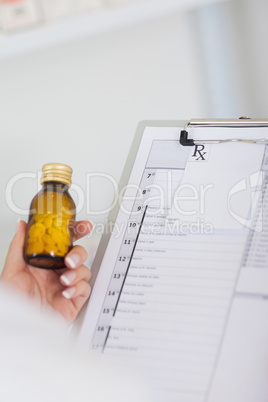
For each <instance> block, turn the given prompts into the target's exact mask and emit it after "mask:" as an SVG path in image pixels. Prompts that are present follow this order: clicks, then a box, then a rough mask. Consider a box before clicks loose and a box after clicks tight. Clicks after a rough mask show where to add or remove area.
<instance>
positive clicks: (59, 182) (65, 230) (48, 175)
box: [24, 163, 76, 269]
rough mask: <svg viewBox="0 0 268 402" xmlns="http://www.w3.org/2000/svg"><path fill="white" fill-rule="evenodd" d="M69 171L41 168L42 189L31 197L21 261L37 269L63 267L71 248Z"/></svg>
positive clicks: (72, 215) (72, 213)
mask: <svg viewBox="0 0 268 402" xmlns="http://www.w3.org/2000/svg"><path fill="white" fill-rule="evenodd" d="M72 172H73V171H72V168H70V167H69V166H67V165H64V164H61V163H47V164H46V165H44V166H43V168H42V177H41V184H42V189H41V191H39V193H37V194H36V196H35V197H34V198H33V200H32V202H31V205H30V211H29V219H28V225H27V231H26V238H25V246H24V259H25V261H26V262H27V263H28V264H30V265H33V266H35V267H39V268H46V269H57V268H63V267H64V266H65V264H64V257H65V255H66V254H67V253H68V252H69V250H70V249H71V248H72V246H73V225H74V221H75V213H76V209H75V203H74V201H73V199H72V197H71V196H70V194H69V187H70V186H71V180H72Z"/></svg>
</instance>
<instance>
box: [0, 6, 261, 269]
mask: <svg viewBox="0 0 268 402" xmlns="http://www.w3.org/2000/svg"><path fill="white" fill-rule="evenodd" d="M267 12H268V2H267V0H232V1H229V2H228V1H227V2H226V1H225V2H223V3H217V4H214V5H210V6H206V7H203V8H200V9H196V10H192V11H184V12H182V11H181V12H179V11H177V12H175V11H173V12H172V13H171V12H170V13H169V14H168V13H167V14H165V15H162V16H158V17H156V16H155V18H154V19H151V20H148V21H143V22H140V23H136V24H132V25H130V26H125V27H121V28H118V29H116V28H115V27H114V28H113V29H111V30H110V31H106V32H103V33H98V34H94V35H92V34H91V35H87V36H84V37H83V38H80V39H79V40H78V39H77V40H73V41H68V42H66V43H63V44H61V45H55V46H50V47H48V48H43V49H39V50H34V51H32V52H29V53H22V54H20V55H17V56H13V57H9V58H5V59H1V58H0V133H1V134H0V141H1V144H0V171H1V182H0V191H1V197H0V222H1V227H0V270H1V267H2V266H3V263H4V259H5V255H6V252H7V248H8V244H9V242H10V240H11V238H12V236H13V234H14V231H15V227H16V221H17V219H18V217H20V218H23V219H25V218H26V217H25V216H24V215H23V214H22V213H21V212H20V213H18V212H14V210H12V208H10V205H8V204H7V202H6V198H5V195H6V188H7V186H8V183H10V180H11V179H12V177H14V175H17V174H19V173H24V172H31V173H33V174H36V173H37V171H38V170H40V169H41V167H42V165H43V164H44V163H46V162H50V161H59V162H63V163H67V164H69V165H71V166H72V167H73V169H74V175H73V181H74V183H75V184H76V185H78V186H80V187H81V188H82V189H83V190H84V191H86V175H87V174H88V173H94V172H96V173H104V174H109V175H111V176H112V177H113V178H114V179H115V180H116V181H118V180H119V178H120V175H121V172H122V169H123V166H124V163H125V160H126V157H127V154H128V151H129V148H130V145H131V142H132V139H133V136H134V133H135V129H136V126H137V124H138V122H139V121H141V120H143V119H146V120H149V119H190V118H191V117H203V118H205V117H239V115H249V116H251V117H267V106H268V105H267V95H266V94H267V93H268V81H267V80H268V79H267V73H266V72H267V68H268V58H267V51H266V43H267V38H268V25H267V23H266V21H267ZM37 186H38V180H37V179H25V180H20V181H19V182H17V184H16V185H15V186H14V187H13V193H12V200H13V202H14V203H15V204H16V205H17V206H18V207H19V208H23V209H25V210H27V209H28V207H29V204H30V200H31V198H32V197H33V196H34V194H35V193H36V192H37ZM112 196H113V187H112V186H111V184H110V183H109V182H108V181H104V180H102V181H96V180H95V181H94V186H92V188H91V193H90V197H87V198H88V199H87V201H88V202H89V203H90V208H91V210H92V209H93V210H96V209H98V210H101V209H102V208H107V207H108V206H109V204H110V203H111V201H112ZM13 209H14V208H13ZM89 212H90V211H87V208H86V207H84V208H83V210H82V211H81V212H80V213H79V214H78V218H79V219H82V218H89V219H92V220H93V221H94V222H100V221H103V219H104V216H95V215H92V214H91V213H89ZM96 242H97V240H96V239H94V238H93V239H86V241H85V242H84V244H85V245H86V247H87V248H88V250H89V253H90V255H93V253H94V251H95V247H96Z"/></svg>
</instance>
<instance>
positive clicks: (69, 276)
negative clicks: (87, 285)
mask: <svg viewBox="0 0 268 402" xmlns="http://www.w3.org/2000/svg"><path fill="white" fill-rule="evenodd" d="M75 278H76V273H75V272H70V271H68V272H65V273H64V274H63V275H61V277H60V279H61V280H62V282H64V283H65V285H67V286H69V285H70V284H71V283H72V282H73V280H74V279H75Z"/></svg>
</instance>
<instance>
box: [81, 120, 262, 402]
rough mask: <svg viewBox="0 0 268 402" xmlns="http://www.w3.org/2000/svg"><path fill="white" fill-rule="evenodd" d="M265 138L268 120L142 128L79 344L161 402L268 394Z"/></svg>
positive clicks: (101, 253)
mask: <svg viewBox="0 0 268 402" xmlns="http://www.w3.org/2000/svg"><path fill="white" fill-rule="evenodd" d="M187 130H188V131H187ZM185 132H186V134H187V135H185ZM182 135H183V136H184V138H183V141H186V142H187V141H189V140H190V142H191V144H189V143H188V144H182V143H181V138H182ZM211 139H213V142H211ZM234 139H235V141H233V140H234ZM230 140H231V141H230ZM267 141H268V120H267V119H259V120H252V119H247V118H242V119H237V120H209V121H204V120H202V121H191V122H187V121H168V122H166V121H164V122H163V121H145V122H141V123H140V124H139V126H138V129H137V132H136V135H135V138H134V141H133V144H132V147H131V151H130V154H129V157H128V159H127V163H126V166H125V169H124V172H123V175H122V179H121V182H120V185H119V189H118V194H120V195H121V197H119V198H120V202H118V203H117V205H116V207H115V208H114V209H113V210H112V211H111V213H110V215H109V217H108V221H109V222H111V223H112V225H109V227H113V232H112V233H110V232H109V233H105V234H104V235H103V236H102V239H101V242H100V246H99V249H98V251H97V254H96V258H95V260H94V263H93V266H92V273H93V276H92V277H93V283H94V286H93V291H92V296H91V298H90V301H89V304H88V306H87V307H86V308H85V309H84V312H83V314H82V315H81V317H80V325H81V328H80V330H79V335H78V343H79V344H80V345H83V347H84V348H85V349H86V350H94V351H95V352H96V353H97V354H107V355H110V357H111V358H113V356H114V357H115V358H116V359H117V358H119V359H120V364H121V365H123V367H124V365H131V366H133V368H134V369H135V370H137V371H139V372H142V373H143V374H144V375H145V376H148V378H149V377H150V381H152V384H154V386H155V387H156V388H157V393H158V395H159V401H162V400H166V401H170V402H172V401H178V400H179V401H183V402H184V401H185V402H188V401H191V402H201V401H202V402H212V401H213V402H215V401H217V402H221V401H222V402H223V401H224V402H225V401H226V400H228V402H237V401H238V400H243V402H251V401H252V402H253V401H254V402H255V401H256V400H258V401H261V400H263V401H264V400H267V398H268V379H267V378H266V365H267V361H268V342H267V341H266V340H267V339H268V247H266V246H265V241H266V239H267V241H268V227H267V229H266V222H267V224H268V204H267V206H266V197H265V195H266V191H267V195H268V147H267V145H266V144H267ZM230 142H231V143H230ZM188 145H191V146H188ZM206 178H208V181H206V180H205V179H206ZM161 186H162V191H163V192H162V193H161ZM202 186H203V187H202ZM156 190H159V194H156ZM214 190H215V192H214V193H213V191H214ZM227 193H228V194H227ZM225 195H226V197H225ZM161 197H162V198H161ZM245 199H246V201H245ZM215 200H216V201H217V203H216V204H217V205H216V206H215ZM162 201H163V205H162V204H161V202H162ZM160 204H161V205H160ZM193 212H195V213H193ZM266 215H267V217H266ZM267 226H268V225H267ZM266 230H267V232H266ZM266 250H267V251H266ZM266 263H267V268H266ZM266 344H267V346H266Z"/></svg>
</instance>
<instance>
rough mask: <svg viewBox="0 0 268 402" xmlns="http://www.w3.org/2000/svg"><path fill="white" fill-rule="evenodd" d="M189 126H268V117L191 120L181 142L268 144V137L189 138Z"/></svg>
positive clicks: (200, 143)
mask: <svg viewBox="0 0 268 402" xmlns="http://www.w3.org/2000/svg"><path fill="white" fill-rule="evenodd" d="M188 127H232V128H242V127H244V128H249V127H268V119H250V118H249V117H240V118H239V119H233V120H225V119H223V120H218V119H215V120H197V119H193V120H190V121H189V122H188V123H187V124H186V125H185V127H184V130H182V131H181V134H180V144H181V145H183V146H193V145H203V144H223V143H226V142H245V143H249V144H264V145H265V144H268V138H260V139H243V138H228V139H225V140H213V139H206V140H193V139H190V138H188V131H187V128H188Z"/></svg>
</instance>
